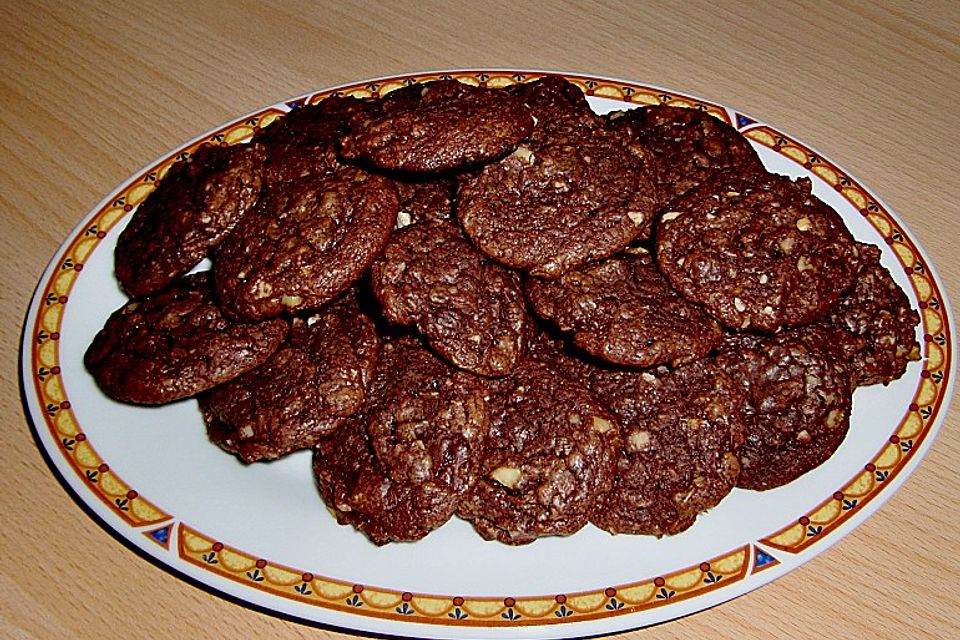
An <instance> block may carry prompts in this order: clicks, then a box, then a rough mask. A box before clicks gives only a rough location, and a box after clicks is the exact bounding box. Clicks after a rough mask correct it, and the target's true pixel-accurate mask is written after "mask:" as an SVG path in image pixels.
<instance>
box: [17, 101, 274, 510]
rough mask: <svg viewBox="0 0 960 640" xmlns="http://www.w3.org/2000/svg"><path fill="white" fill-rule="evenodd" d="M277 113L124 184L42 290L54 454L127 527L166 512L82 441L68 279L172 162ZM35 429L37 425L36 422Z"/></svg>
mask: <svg viewBox="0 0 960 640" xmlns="http://www.w3.org/2000/svg"><path fill="white" fill-rule="evenodd" d="M282 113H283V112H282V111H280V110H277V109H268V110H266V111H265V112H264V113H262V114H258V115H257V116H254V117H251V118H247V119H245V120H243V121H242V122H237V123H234V124H231V125H228V126H225V127H223V128H221V129H219V130H217V131H215V132H214V133H213V134H212V135H210V136H209V137H208V138H205V139H204V140H201V141H199V142H197V143H195V144H192V145H189V146H188V147H185V148H184V149H181V150H180V151H178V152H177V153H174V154H173V155H171V156H170V157H168V158H166V159H165V160H163V161H162V162H160V163H158V164H157V165H155V166H153V167H151V168H149V169H147V170H146V171H145V172H144V173H143V174H141V175H140V176H139V177H138V178H137V179H136V180H135V181H134V182H133V183H132V184H131V185H130V186H129V187H127V188H126V189H125V190H124V191H123V192H121V193H120V194H118V195H117V196H116V197H115V198H114V199H113V200H112V201H110V202H108V203H107V204H105V205H104V206H103V207H102V208H101V209H100V211H99V212H97V214H96V215H95V216H94V217H93V219H92V220H91V221H90V223H89V225H87V227H86V228H85V229H84V230H83V231H82V232H81V233H80V234H79V235H78V236H77V237H76V238H74V239H73V241H72V242H71V243H70V245H69V246H68V248H67V250H66V251H65V252H64V254H63V257H62V258H61V261H60V264H59V267H58V269H57V270H56V272H55V273H54V274H53V275H52V276H51V277H50V279H49V280H48V282H47V283H46V285H45V286H44V289H43V300H42V302H41V306H40V309H39V310H38V313H37V320H36V323H35V325H34V328H33V337H34V342H33V353H32V354H31V362H32V364H33V383H34V388H35V390H36V394H37V399H38V401H39V402H40V403H41V406H43V407H44V408H45V412H44V419H45V422H46V425H47V428H48V429H49V430H50V434H51V435H52V436H53V438H54V439H55V440H56V441H57V442H58V443H59V445H60V452H61V453H62V454H63V456H64V458H65V459H66V460H67V461H68V462H69V463H70V466H71V467H72V468H73V470H74V471H75V472H76V474H77V476H78V477H80V478H81V479H83V480H84V481H85V482H86V484H87V486H88V487H89V488H90V491H91V492H92V493H93V494H94V495H95V496H97V497H98V498H99V499H100V500H101V501H102V502H103V503H104V504H106V505H107V506H108V507H110V508H111V509H112V510H113V512H114V513H116V514H117V515H118V516H120V517H121V518H122V519H123V520H124V521H125V522H126V523H127V524H129V525H130V526H133V527H140V526H144V525H151V524H156V523H159V522H163V521H165V520H169V519H170V518H171V517H172V516H170V515H169V514H167V513H166V512H164V511H163V510H162V509H160V508H159V507H157V506H156V505H154V504H153V503H152V502H150V501H149V500H147V499H146V498H144V497H143V496H141V495H140V494H139V493H138V492H137V491H136V490H135V489H134V488H133V487H131V486H130V485H128V484H127V483H126V482H124V481H123V480H122V479H121V478H120V477H119V476H118V475H117V474H116V473H115V472H114V471H112V470H111V469H110V465H109V464H107V462H106V461H104V460H103V459H102V458H101V457H100V455H99V454H98V453H97V450H96V449H95V448H94V446H93V444H92V443H91V442H90V441H89V440H88V439H87V436H86V434H85V433H84V432H83V430H82V428H81V426H80V424H79V423H78V422H77V419H76V416H75V415H74V414H73V411H72V409H71V406H70V401H69V399H68V398H67V393H66V390H65V389H64V387H63V379H62V377H61V365H60V350H59V340H60V327H61V323H62V321H63V311H64V308H65V306H66V305H67V304H68V302H69V300H70V291H71V289H72V288H73V284H74V282H76V279H77V278H78V277H79V276H80V273H81V272H82V271H83V265H84V263H85V262H86V260H87V258H88V257H89V256H90V254H91V253H92V252H93V250H94V249H95V248H96V247H97V245H98V244H99V243H100V241H101V240H102V239H103V238H104V237H105V236H106V235H107V232H109V231H110V229H112V228H113V227H114V226H115V225H116V224H117V223H118V222H119V221H120V220H121V219H122V218H123V217H124V216H125V215H126V214H127V213H128V212H129V211H131V210H132V209H133V208H134V207H135V206H137V205H138V204H139V203H140V202H142V201H143V199H144V198H146V197H147V195H148V194H149V193H150V192H151V191H153V189H154V188H155V186H156V184H157V181H158V180H160V179H162V178H163V176H164V175H166V172H167V170H168V169H169V168H170V166H171V165H173V163H174V162H176V161H177V160H180V159H183V158H186V157H187V156H188V155H189V154H190V153H192V152H193V150H194V149H196V148H197V147H198V146H200V145H201V144H204V143H208V142H209V143H219V144H234V143H236V142H239V141H240V140H243V139H246V138H249V137H250V136H251V135H252V134H253V132H254V131H255V129H256V128H258V127H261V126H265V125H266V124H268V123H269V122H270V121H272V120H273V119H275V118H277V117H278V116H279V115H280V114H282ZM38 427H39V425H38Z"/></svg>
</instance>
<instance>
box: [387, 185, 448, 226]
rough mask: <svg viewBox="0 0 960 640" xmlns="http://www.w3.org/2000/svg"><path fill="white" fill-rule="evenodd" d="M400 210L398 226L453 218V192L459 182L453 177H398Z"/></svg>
mask: <svg viewBox="0 0 960 640" xmlns="http://www.w3.org/2000/svg"><path fill="white" fill-rule="evenodd" d="M394 182H395V183H396V185H397V194H398V195H399V198H400V211H399V212H398V213H397V228H398V229H402V228H403V227H407V226H409V225H411V224H417V223H418V222H426V221H428V220H452V219H453V194H454V191H455V190H456V187H457V184H456V182H455V181H454V180H453V179H452V178H446V177H443V178H435V179H420V180H417V179H414V178H411V177H404V178H400V177H396V176H394Z"/></svg>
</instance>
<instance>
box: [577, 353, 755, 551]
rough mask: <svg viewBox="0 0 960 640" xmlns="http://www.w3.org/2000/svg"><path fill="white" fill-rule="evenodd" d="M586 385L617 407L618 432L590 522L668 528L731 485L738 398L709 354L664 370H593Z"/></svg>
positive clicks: (657, 531) (647, 530)
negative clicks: (612, 471) (605, 487)
mask: <svg viewBox="0 0 960 640" xmlns="http://www.w3.org/2000/svg"><path fill="white" fill-rule="evenodd" d="M588 386H589V387H590V389H591V391H593V393H594V395H596V396H597V398H598V399H600V400H601V401H602V402H605V403H607V405H608V406H609V407H610V408H611V409H612V410H613V411H614V413H616V414H617V417H618V418H619V419H620V425H621V435H622V437H623V450H622V452H621V454H620V459H619V461H618V463H617V472H616V479H615V481H614V485H613V488H612V489H611V490H610V492H609V493H608V494H607V495H606V498H605V499H604V501H603V503H602V505H601V506H600V508H599V509H597V512H596V513H595V514H594V516H593V519H592V522H593V523H594V524H595V525H597V526H598V527H600V528H601V529H605V530H607V531H609V532H611V533H631V534H647V535H656V536H662V535H672V534H676V533H679V532H680V531H683V530H684V529H687V528H688V527H690V526H691V525H692V524H693V523H694V521H695V520H696V518H697V516H698V515H699V514H700V513H701V512H703V511H706V510H707V509H709V508H711V507H714V506H716V505H717V504H719V503H720V501H721V500H722V499H723V498H724V497H725V496H726V495H727V494H728V493H730V491H732V490H733V487H734V485H735V484H736V481H737V476H738V474H739V472H740V461H739V458H738V457H737V451H738V450H739V449H740V446H741V445H742V444H743V441H744V437H745V429H746V427H745V424H744V420H743V411H744V406H745V401H746V399H745V397H744V394H743V391H742V390H741V388H740V385H739V384H738V383H737V382H735V381H733V380H732V379H731V378H730V377H729V376H727V375H726V374H724V373H723V371H721V370H720V369H719V368H717V366H716V365H715V364H714V362H713V361H712V360H710V359H705V360H698V361H696V362H692V363H690V364H687V365H684V366H682V367H678V368H677V369H673V370H672V371H671V370H669V369H667V368H666V367H658V368H656V369H653V370H651V371H644V372H640V371H625V370H621V371H614V370H601V369H596V370H595V371H593V372H592V374H591V375H589V376H588Z"/></svg>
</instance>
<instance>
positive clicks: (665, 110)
mask: <svg viewBox="0 0 960 640" xmlns="http://www.w3.org/2000/svg"><path fill="white" fill-rule="evenodd" d="M608 118H609V121H610V123H611V126H613V127H614V128H615V129H620V130H622V131H624V132H625V133H626V134H627V135H629V136H631V137H633V138H635V139H636V140H638V141H639V142H641V143H642V144H644V145H645V146H646V147H647V148H648V149H650V151H652V152H653V154H654V155H655V156H656V159H657V165H658V168H659V178H660V185H661V187H662V188H663V192H664V193H665V194H667V195H668V197H676V196H679V195H682V194H684V193H686V192H687V191H689V190H690V189H692V188H693V187H696V186H698V185H699V184H701V183H703V182H704V181H706V180H707V179H708V178H709V177H710V176H711V175H713V174H714V173H716V172H717V171H719V170H722V169H727V168H735V169H739V170H740V171H741V172H742V173H755V172H762V171H764V167H763V163H762V162H760V157H759V156H757V152H756V151H755V150H754V149H753V147H752V146H751V145H750V143H749V142H748V141H747V139H746V138H744V137H743V135H742V134H741V133H740V132H739V131H737V130H736V129H734V128H733V127H731V126H730V125H729V124H727V123H726V122H724V121H722V120H720V119H719V118H715V117H714V116H712V115H710V114H709V113H707V112H705V111H701V110H699V109H686V108H683V107H670V106H667V105H655V106H650V107H641V108H639V109H631V110H629V111H617V112H613V113H612V114H610V115H609V116H608Z"/></svg>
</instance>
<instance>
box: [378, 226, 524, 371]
mask: <svg viewBox="0 0 960 640" xmlns="http://www.w3.org/2000/svg"><path fill="white" fill-rule="evenodd" d="M370 282H371V286H372V288H373V291H374V294H375V295H376V296H377V299H378V300H380V303H381V305H382V306H383V314H384V316H386V318H387V319H388V320H390V321H391V322H395V323H398V324H401V325H414V326H416V327H417V329H418V330H419V331H420V332H421V333H422V334H423V335H424V336H426V338H427V341H428V342H429V343H430V346H431V347H432V348H433V349H434V350H435V351H436V352H437V353H439V354H440V355H441V356H443V357H444V358H446V359H447V360H449V361H450V362H451V363H453V364H454V365H456V366H458V367H460V368H462V369H466V370H468V371H471V372H473V373H477V374H480V375H486V376H503V375H506V374H508V373H510V371H512V370H513V368H514V367H515V366H516V364H517V361H518V360H519V359H520V357H521V355H522V354H523V349H524V343H525V342H526V335H527V333H528V332H529V323H530V318H529V316H528V315H527V311H526V306H525V304H524V300H523V293H522V292H521V290H520V287H519V279H518V278H517V276H516V274H513V273H511V272H509V271H507V270H506V269H504V268H503V267H502V266H500V265H498V264H496V263H494V262H491V261H490V260H489V259H487V258H486V257H485V256H483V255H482V254H481V253H479V252H478V251H477V250H476V249H474V248H473V245H471V244H470V243H469V242H468V241H467V240H466V238H464V237H463V236H462V235H461V234H460V232H459V230H458V229H457V228H456V227H455V226H454V225H453V224H451V223H449V222H424V223H421V224H415V225H411V226H409V227H406V228H404V229H401V230H399V231H397V232H396V233H394V235H393V237H392V238H391V239H390V242H389V243H388V244H387V248H386V249H385V250H384V252H383V255H382V256H380V257H379V258H378V259H377V260H376V262H374V264H373V267H372V268H371V270H370Z"/></svg>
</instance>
